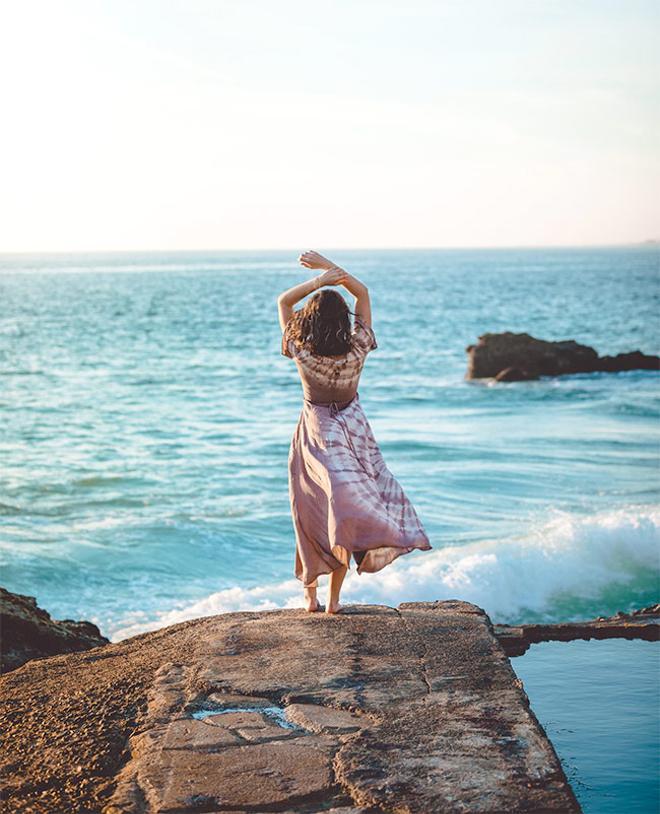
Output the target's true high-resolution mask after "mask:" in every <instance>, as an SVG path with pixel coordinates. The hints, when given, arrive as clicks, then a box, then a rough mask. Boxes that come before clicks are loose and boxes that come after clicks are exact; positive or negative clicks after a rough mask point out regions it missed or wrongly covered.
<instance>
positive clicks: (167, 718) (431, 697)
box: [0, 601, 579, 814]
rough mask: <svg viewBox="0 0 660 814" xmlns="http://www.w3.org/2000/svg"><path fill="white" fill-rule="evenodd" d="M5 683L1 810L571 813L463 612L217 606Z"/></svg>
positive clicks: (557, 778) (484, 642)
mask: <svg viewBox="0 0 660 814" xmlns="http://www.w3.org/2000/svg"><path fill="white" fill-rule="evenodd" d="M0 689H1V691H2V697H3V705H2V708H0V726H2V728H3V730H4V731H5V733H6V736H7V740H6V744H7V748H6V749H5V750H4V752H3V754H2V761H3V767H2V768H3V775H4V776H5V777H6V778H7V787H6V791H5V799H6V800H7V802H8V808H9V810H11V811H13V812H27V811H30V812H62V811H66V812H83V811H84V812H90V811H92V812H101V811H102V812H104V813H105V814H129V813H133V814H135V813H136V812H140V813H142V812H155V811H158V812H162V814H166V813H167V814H176V813H177V812H178V814H182V812H192V811H207V812H210V811H214V812H221V811H222V812H225V814H227V812H235V814H237V813H238V812H263V813H264V814H267V812H273V813H274V812H318V811H321V810H322V811H334V812H335V814H340V812H341V813H342V814H357V813H359V812H361V813H362V814H375V812H396V813H397V814H406V813H408V812H410V814H413V813H414V814H430V812H436V811H438V812H440V811H442V812H459V811H460V812H471V811H474V812H477V811H478V812H496V811H497V812H502V811H507V812H511V814H515V812H523V811H525V812H529V811H546V812H577V811H579V807H578V804H577V801H576V800H575V797H574V795H573V792H572V791H571V789H570V787H569V785H568V783H567V781H566V778H565V776H564V774H563V771H562V769H561V766H560V763H559V761H558V759H557V756H556V754H555V752H554V749H553V747H552V745H551V744H550V742H549V741H548V740H547V738H546V737H545V734H544V732H543V730H542V728H541V727H540V725H539V723H538V721H537V720H536V718H535V716H534V714H533V713H532V711H531V710H530V708H529V704H528V699H527V696H526V695H525V693H524V690H523V688H522V685H521V683H520V681H518V679H517V678H516V676H515V673H514V672H513V670H512V668H511V665H510V663H509V661H508V659H507V657H506V656H505V654H504V651H503V650H502V648H501V647H500V646H499V644H498V643H497V641H496V639H495V637H494V635H493V632H492V626H491V624H490V621H489V619H488V617H487V616H486V614H485V613H484V612H483V611H482V610H481V609H479V608H477V607H476V606H474V605H469V604H467V603H462V602H456V601H449V602H428V603H425V602H414V603H403V604H401V605H399V607H398V608H390V607H387V606H384V605H375V606H374V605H353V606H348V608H347V612H346V613H345V614H338V615H336V616H328V615H326V614H323V613H312V614H308V613H306V612H305V611H303V610H290V609H288V610H276V611H263V612H242V613H230V614H222V615H219V616H214V617H207V618H202V619H197V620H193V621H191V622H184V623H181V624H179V625H173V626H171V627H169V628H164V629H162V630H160V631H155V632H152V633H147V634H142V635H140V636H135V637H133V638H131V639H127V640H125V641H123V642H119V643H116V644H109V645H105V646H104V647H99V648H96V649H94V650H91V651H88V652H87V653H76V654H72V655H65V656H55V657H52V658H48V659H39V660H37V661H33V662H29V663H27V664H25V665H24V666H23V667H21V668H19V669H18V670H15V671H13V672H11V673H9V674H7V675H5V676H3V677H2V678H0ZM273 707H281V708H282V710H281V711H278V710H276V709H275V710H270V709H268V708H273ZM223 709H225V710H226V709H229V710H234V711H229V712H222V714H216V715H212V716H209V717H207V718H204V719H198V718H195V717H193V713H195V712H200V711H201V710H212V711H214V712H218V711H220V710H223ZM273 713H276V714H273ZM280 713H281V714H280Z"/></svg>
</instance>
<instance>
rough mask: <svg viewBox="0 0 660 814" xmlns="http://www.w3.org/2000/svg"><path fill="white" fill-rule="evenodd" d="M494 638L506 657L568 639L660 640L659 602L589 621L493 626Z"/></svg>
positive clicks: (568, 640) (519, 654) (567, 640)
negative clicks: (538, 645) (533, 646)
mask: <svg viewBox="0 0 660 814" xmlns="http://www.w3.org/2000/svg"><path fill="white" fill-rule="evenodd" d="M494 632H495V635H496V636H497V640H498V641H499V643H500V644H501V645H502V647H503V648H504V652H505V653H506V654H507V656H522V654H523V653H526V652H527V650H529V647H530V645H532V644H538V643H540V642H571V641H573V640H575V639H644V640H645V641H647V642H657V641H660V605H650V606H649V607H648V608H642V609H641V610H636V611H633V612H632V613H623V612H621V611H619V613H617V614H616V615H615V616H610V617H607V618H606V617H604V616H599V617H598V619H590V620H589V621H588V622H562V623H560V624H554V625H517V626H510V625H495V626H494Z"/></svg>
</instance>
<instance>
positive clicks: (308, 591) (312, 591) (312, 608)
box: [304, 585, 323, 613]
mask: <svg viewBox="0 0 660 814" xmlns="http://www.w3.org/2000/svg"><path fill="white" fill-rule="evenodd" d="M304 593H305V610H306V611H307V612H308V613H315V612H316V611H322V610H323V605H322V604H321V603H320V602H319V600H318V599H317V598H316V585H310V586H309V587H305V589H304Z"/></svg>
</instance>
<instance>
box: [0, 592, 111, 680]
mask: <svg viewBox="0 0 660 814" xmlns="http://www.w3.org/2000/svg"><path fill="white" fill-rule="evenodd" d="M108 642H109V639H106V637H105V636H102V635H101V632H100V631H99V629H98V627H96V625H94V624H92V623H91V622H84V621H83V622H76V621H74V620H73V619H60V620H57V619H51V616H50V614H49V613H48V612H47V611H45V610H42V609H41V608H39V607H38V606H37V601H36V599H35V598H34V597H33V596H24V595H23V594H14V593H11V592H10V591H7V590H5V589H4V588H0V645H1V652H0V672H3V673H6V672H9V671H10V670H15V669H16V668H17V667H20V666H21V665H22V664H25V662H26V661H30V660H31V659H36V658H42V657H44V656H53V655H56V654H58V653H72V652H76V651H79V650H89V649H90V648H92V647H98V646H99V645H102V644H107V643H108Z"/></svg>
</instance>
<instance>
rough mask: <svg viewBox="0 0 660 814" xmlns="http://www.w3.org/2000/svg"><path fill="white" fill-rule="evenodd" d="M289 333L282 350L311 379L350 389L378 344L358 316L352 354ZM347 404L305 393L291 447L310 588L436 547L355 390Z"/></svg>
mask: <svg viewBox="0 0 660 814" xmlns="http://www.w3.org/2000/svg"><path fill="white" fill-rule="evenodd" d="M290 324H291V323H290V322H289V324H288V325H287V327H286V328H285V330H284V332H283V334H282V353H283V354H284V355H285V356H288V357H290V358H292V359H294V360H295V361H296V363H297V365H298V366H299V369H300V371H301V378H302V379H303V383H304V384H305V379H307V383H309V382H310V381H313V382H315V383H316V384H318V385H319V386H320V385H322V384H325V385H328V384H329V383H333V385H335V386H336V387H337V392H338V393H339V392H342V391H343V393H346V392H347V388H348V389H349V390H350V385H351V383H352V384H353V385H354V388H357V383H358V380H359V378H360V374H361V372H362V368H363V366H364V361H365V359H366V356H367V354H368V353H369V352H370V351H371V350H374V349H375V348H377V347H378V345H377V343H376V338H375V336H374V332H373V330H372V329H371V328H370V327H369V326H367V325H366V324H365V323H364V322H362V320H361V319H360V318H359V317H355V324H354V327H353V331H352V348H351V350H350V351H349V352H348V353H347V354H346V355H345V356H341V357H337V356H334V357H333V356H316V355H314V354H312V353H311V352H310V351H308V350H307V349H305V348H302V347H299V346H298V345H297V343H296V342H294V340H293V339H292V338H291V337H290V336H289V335H288V328H289V325H290ZM341 403H342V402H336V401H330V402H326V403H319V402H315V401H311V400H310V399H309V398H307V397H304V398H303V405H302V410H301V413H300V417H299V419H298V423H297V424H296V427H295V430H294V433H293V438H292V440H291V447H290V450H289V459H288V467H289V498H290V502H291V514H292V518H293V527H294V531H295V537H296V556H295V568H294V574H295V576H296V577H297V578H298V579H300V580H302V582H303V584H304V585H310V584H311V583H313V582H314V581H315V580H316V578H317V577H318V576H319V575H320V574H329V573H330V572H331V571H334V570H335V569H336V568H339V567H341V566H342V565H346V566H349V565H350V557H351V554H352V555H353V558H354V560H355V562H356V564H357V572H358V574H361V573H362V572H364V571H367V572H375V571H380V569H381V568H384V567H385V566H386V565H388V564H389V563H391V562H392V561H393V560H395V559H396V558H397V557H399V556H401V555H402V554H407V553H408V552H410V551H413V550H414V549H416V548H418V549H421V550H429V549H430V548H431V547H432V546H431V544H430V542H429V538H428V536H427V534H426V532H425V531H424V528H423V526H422V524H421V522H420V519H419V517H418V516H417V513H416V511H415V509H414V507H413V505H412V503H411V502H410V500H409V499H408V498H407V497H406V495H405V493H404V491H403V489H402V488H401V485H400V484H399V483H398V481H397V480H396V478H395V477H394V475H393V474H392V473H391V472H390V470H389V469H388V468H387V466H386V464H385V461H384V460H383V456H382V455H381V452H380V449H379V448H378V444H377V443H376V439H375V438H374V434H373V432H372V430H371V426H370V425H369V422H368V420H367V417H366V415H365V413H364V411H363V410H362V405H361V404H360V397H359V394H358V393H357V389H355V395H354V396H353V398H352V400H351V401H350V402H349V403H348V405H347V406H343V407H341V408H340V407H339V404H341Z"/></svg>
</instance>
